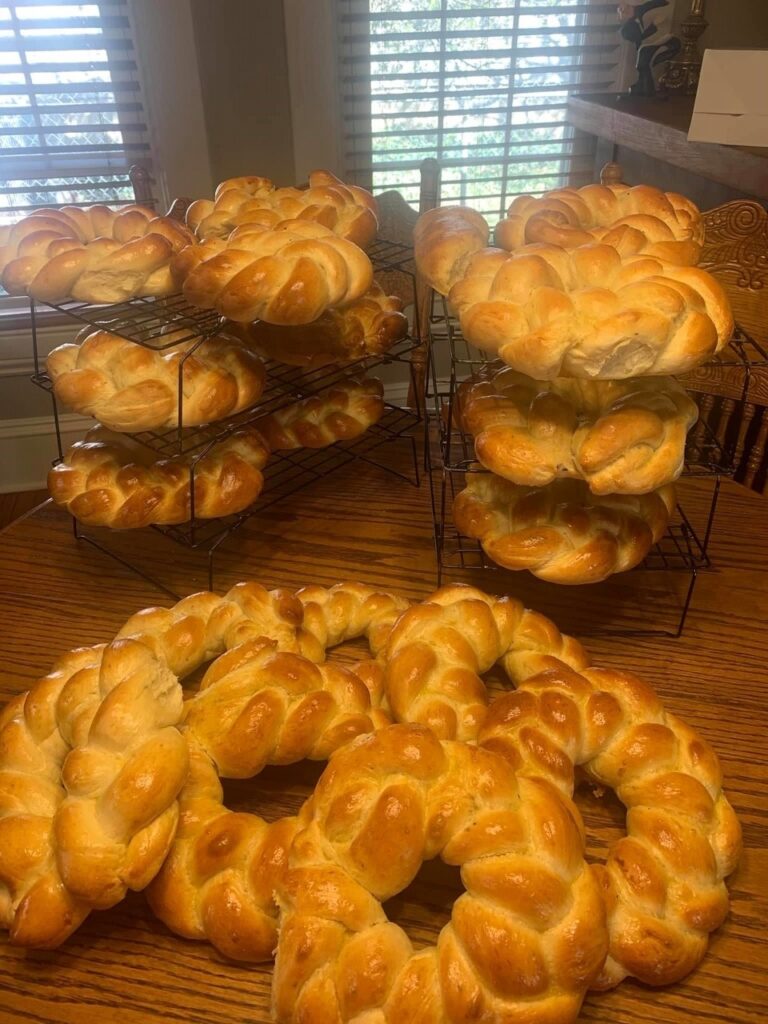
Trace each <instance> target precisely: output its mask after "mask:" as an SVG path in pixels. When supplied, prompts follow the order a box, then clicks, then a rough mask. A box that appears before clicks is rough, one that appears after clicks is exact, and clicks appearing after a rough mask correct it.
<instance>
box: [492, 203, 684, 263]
mask: <svg viewBox="0 0 768 1024" xmlns="http://www.w3.org/2000/svg"><path fill="white" fill-rule="evenodd" d="M495 240H496V245H499V246H501V248H502V249H508V250H515V249H518V248H520V246H522V245H525V244H526V243H527V242H545V243H546V244H547V245H559V246H562V247H563V248H564V249H575V248H576V247H577V246H579V245H589V244H591V243H592V242H602V243H604V244H605V245H612V246H613V247H614V248H616V249H617V250H618V251H619V253H620V254H621V255H622V256H636V255H638V254H640V253H642V254H644V255H646V256H654V257H656V258H657V259H659V260H664V261H665V262H666V263H675V264H677V265H678V266H695V265H696V264H697V263H698V261H699V256H700V254H701V243H702V242H703V241H704V224H703V221H702V218H701V213H700V212H699V210H698V209H697V208H696V206H695V205H694V204H693V203H692V202H691V201H690V200H689V199H686V198H685V196H681V195H678V194H677V193H676V192H661V191H660V190H659V189H657V188H653V187H651V186H650V185H636V186H634V187H630V186H629V185H586V186H585V187H584V188H562V189H555V190H554V191H552V192H545V193H544V195H542V196H539V197H538V198H535V197H534V196H526V195H523V196H517V197H516V198H515V199H513V201H512V205H511V206H510V207H509V209H508V210H507V216H506V218H505V219H504V220H502V221H501V222H500V223H499V224H498V225H497V227H496V231H495Z"/></svg>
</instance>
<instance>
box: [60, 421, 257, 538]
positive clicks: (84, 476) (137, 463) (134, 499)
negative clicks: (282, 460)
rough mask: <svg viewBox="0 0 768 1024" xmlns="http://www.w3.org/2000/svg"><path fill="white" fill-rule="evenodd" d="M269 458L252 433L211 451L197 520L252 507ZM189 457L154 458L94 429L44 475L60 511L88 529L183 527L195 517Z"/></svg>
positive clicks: (199, 482) (199, 466) (203, 469)
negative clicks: (192, 512) (87, 526)
mask: <svg viewBox="0 0 768 1024" xmlns="http://www.w3.org/2000/svg"><path fill="white" fill-rule="evenodd" d="M268 457H269V450H268V449H267V447H266V445H265V443H264V439H263V438H262V437H261V435H260V434H259V433H258V431H257V430H255V429H253V427H247V428H245V429H243V430H238V431H236V432H235V433H234V434H232V435H230V436H229V437H227V438H226V439H225V440H223V441H220V442H219V443H217V444H215V445H214V446H213V448H212V449H211V450H210V451H209V452H208V453H207V454H205V455H203V457H202V458H200V459H198V460H197V462H196V463H195V467H194V494H195V509H194V512H195V517H196V518H199V519H216V518H219V517H221V516H228V515H232V514H233V513H235V512H242V510H243V509H245V508H247V507H248V506H249V505H251V504H252V503H253V502H254V501H255V500H256V498H258V496H259V494H260V493H261V488H262V486H263V484H264V477H263V476H262V473H261V470H262V469H263V468H264V465H265V464H266V461H267V459H268ZM193 458H195V456H194V454H193V455H179V456H176V457H174V458H170V459H158V458H157V456H156V454H155V453H154V452H152V451H151V450H150V449H148V448H146V447H145V446H144V445H142V444H141V443H139V442H138V441H134V440H133V439H132V438H130V437H125V436H123V435H120V434H114V433H112V432H111V431H109V430H106V429H104V428H103V427H98V426H97V427H94V428H93V429H92V430H89V431H88V433H87V434H86V435H85V439H84V440H83V441H76V442H75V443H74V444H73V445H72V446H71V448H70V449H69V450H68V451H67V452H66V454H65V456H64V460H63V461H62V462H60V463H58V464H57V465H56V466H54V467H53V469H52V470H51V471H50V472H49V474H48V489H49V491H50V493H51V497H52V498H53V500H54V501H55V502H56V504H57V505H64V506H66V508H67V510H68V511H69V512H70V513H71V514H72V515H73V516H74V517H75V519H78V520H79V521H80V522H81V523H85V524H87V525H89V526H109V527H111V528H112V529H115V530H133V529H138V528H140V527H143V526H149V525H151V524H158V525H169V524H172V523H184V522H187V520H189V518H190V515H191V511H192V509H191V500H190V492H191V486H190V485H191V465H192V459H193Z"/></svg>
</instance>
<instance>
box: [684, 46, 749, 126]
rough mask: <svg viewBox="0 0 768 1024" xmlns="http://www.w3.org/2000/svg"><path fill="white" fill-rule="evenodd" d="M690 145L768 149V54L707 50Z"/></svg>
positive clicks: (697, 94) (694, 112) (692, 119)
mask: <svg viewBox="0 0 768 1024" xmlns="http://www.w3.org/2000/svg"><path fill="white" fill-rule="evenodd" d="M688 141H689V142H721V143H725V144H726V145H730V146H768V50H706V51H705V52H704V62H703V64H702V66H701V76H700V78H699V88H698V91H697V92H696V102H695V104H694V108H693V117H692V118H691V127H690V128H689V130H688Z"/></svg>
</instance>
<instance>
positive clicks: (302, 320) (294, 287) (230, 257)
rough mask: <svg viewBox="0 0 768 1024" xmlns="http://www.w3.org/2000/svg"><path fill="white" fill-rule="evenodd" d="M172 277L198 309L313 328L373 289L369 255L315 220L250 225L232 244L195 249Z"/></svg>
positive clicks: (201, 245) (209, 243)
mask: <svg viewBox="0 0 768 1024" xmlns="http://www.w3.org/2000/svg"><path fill="white" fill-rule="evenodd" d="M171 272H172V273H173V276H174V280H175V281H176V285H177V287H180V288H181V289H182V291H183V292H184V296H185V298H186V299H187V300H188V301H189V302H191V303H192V304H193V305H194V306H199V307H201V308H202V309H216V310H218V312H219V313H221V315H222V316H225V317H227V318H228V319H229V320H235V321H238V322H241V323H250V322H251V321H252V320H266V321H267V322H268V323H271V324H308V323H311V322H312V321H313V320H317V319H318V317H320V316H322V315H323V313H325V311H326V310H327V309H330V308H331V307H333V306H345V305H349V303H351V302H354V301H355V299H359V298H360V297H361V296H362V295H364V294H365V293H366V292H367V291H368V289H369V288H370V287H371V285H372V284H373V268H372V266H371V261H370V260H369V259H368V257H367V256H366V255H365V253H364V252H363V251H362V249H360V248H358V246H356V245H354V243H352V242H350V241H348V240H347V239H345V238H340V237H339V236H338V235H335V234H334V233H333V232H332V231H331V230H330V229H329V228H326V227H323V226H322V225H321V224H316V223H313V222H312V221H309V220H288V221H283V222H282V223H281V224H280V225H279V226H278V227H276V228H274V229H271V228H266V227H263V226H261V225H259V224H245V225H243V226H242V227H240V228H236V229H235V231H233V232H232V234H231V235H230V236H229V238H228V239H227V241H226V242H223V241H207V242H201V243H199V244H198V245H190V246H188V247H187V248H186V249H185V250H184V251H183V252H181V253H180V254H179V255H178V256H177V257H176V258H175V259H174V260H173V263H172V265H171Z"/></svg>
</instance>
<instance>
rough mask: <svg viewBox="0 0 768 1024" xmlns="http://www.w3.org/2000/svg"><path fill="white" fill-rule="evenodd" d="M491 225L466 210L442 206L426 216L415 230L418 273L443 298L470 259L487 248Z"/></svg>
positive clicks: (425, 214) (478, 215) (422, 217)
mask: <svg viewBox="0 0 768 1024" xmlns="http://www.w3.org/2000/svg"><path fill="white" fill-rule="evenodd" d="M488 234H489V231H488V224H487V223H486V220H485V218H484V217H483V216H482V214H479V213H477V211H475V210H471V209H469V207H467V206H441V207H437V208H436V209H434V210H427V212H426V213H423V214H422V215H421V216H420V217H419V219H418V221H417V222H416V226H415V227H414V229H413V246H414V249H413V251H414V257H415V259H416V265H417V267H418V269H419V273H420V274H421V275H422V276H423V277H424V279H425V280H426V282H427V284H428V285H430V287H432V288H434V289H435V291H437V292H439V293H440V294H441V295H447V294H448V292H449V291H450V290H451V288H452V287H453V285H454V284H455V283H456V282H457V281H460V280H461V278H462V277H463V276H464V274H465V272H466V269H467V266H468V264H469V261H470V258H471V257H472V255H473V254H474V253H476V252H478V251H479V250H480V249H484V248H485V246H486V245H487V244H488Z"/></svg>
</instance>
